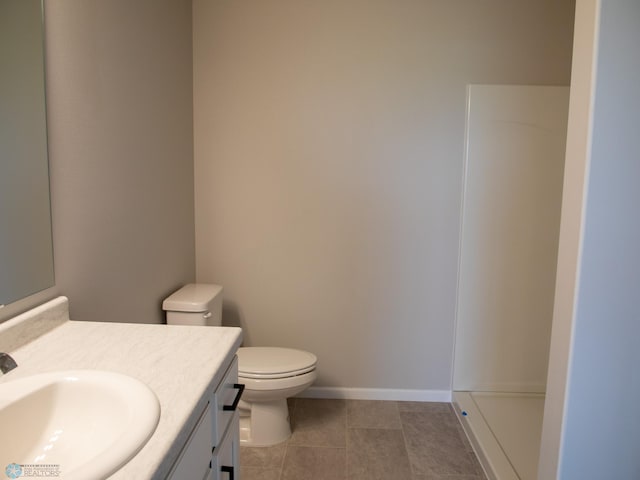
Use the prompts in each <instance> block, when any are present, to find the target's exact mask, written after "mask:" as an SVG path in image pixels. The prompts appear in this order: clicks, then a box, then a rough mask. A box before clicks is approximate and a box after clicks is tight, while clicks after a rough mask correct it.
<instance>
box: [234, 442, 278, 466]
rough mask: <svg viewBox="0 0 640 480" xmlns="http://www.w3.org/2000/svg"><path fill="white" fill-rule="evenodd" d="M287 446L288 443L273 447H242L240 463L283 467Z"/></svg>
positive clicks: (242, 464)
mask: <svg viewBox="0 0 640 480" xmlns="http://www.w3.org/2000/svg"><path fill="white" fill-rule="evenodd" d="M286 447H287V445H286V443H281V444H279V445H274V446H273V447H240V465H241V466H246V467H273V468H281V467H282V461H283V460H284V454H285V451H286Z"/></svg>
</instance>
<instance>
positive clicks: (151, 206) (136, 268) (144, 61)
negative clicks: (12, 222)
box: [45, 0, 195, 322]
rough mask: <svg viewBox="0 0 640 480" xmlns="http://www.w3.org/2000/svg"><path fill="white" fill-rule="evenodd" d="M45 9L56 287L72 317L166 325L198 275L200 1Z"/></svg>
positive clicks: (56, 2) (57, 1)
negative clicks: (195, 97)
mask: <svg viewBox="0 0 640 480" xmlns="http://www.w3.org/2000/svg"><path fill="white" fill-rule="evenodd" d="M45 7H46V22H45V23H46V35H47V38H46V40H47V74H48V78H47V95H48V96H47V101H48V120H49V153H50V163H51V191H52V210H53V231H54V232H53V233H54V250H55V273H56V285H57V287H58V290H59V291H60V293H62V294H63V295H67V296H69V297H70V299H71V317H72V318H74V319H79V320H103V321H130V322H160V321H161V320H162V318H163V317H162V314H161V309H160V305H161V301H162V299H163V298H164V296H165V295H166V294H168V293H170V292H171V291H172V290H173V289H175V288H177V287H178V286H180V285H181V284H182V283H184V282H188V281H193V279H194V273H195V268H194V234H193V222H194V220H193V211H194V209H193V143H192V142H193V139H192V134H193V129H192V61H191V2H190V1H189V0H161V1H159V0H135V1H130V0H109V1H103V0H52V1H47V2H46V4H45Z"/></svg>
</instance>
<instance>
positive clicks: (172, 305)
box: [162, 283, 222, 312]
mask: <svg viewBox="0 0 640 480" xmlns="http://www.w3.org/2000/svg"><path fill="white" fill-rule="evenodd" d="M221 294H222V287H221V286H220V285H213V284H205V283H190V284H188V285H185V286H184V287H182V288H181V289H180V290H178V291H176V292H173V293H172V294H171V295H169V296H168V297H167V298H165V300H164V302H162V309H163V310H165V311H168V312H204V311H206V310H207V309H208V308H209V304H210V303H211V301H212V300H213V299H214V298H216V297H217V296H218V295H221Z"/></svg>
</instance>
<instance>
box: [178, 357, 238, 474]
mask: <svg viewBox="0 0 640 480" xmlns="http://www.w3.org/2000/svg"><path fill="white" fill-rule="evenodd" d="M243 389H244V386H242V385H238V358H237V357H234V358H233V361H232V362H231V365H229V367H228V368H227V370H226V372H225V375H224V377H223V379H222V381H221V382H220V383H219V384H218V385H217V386H216V388H215V389H214V391H213V392H211V395H210V399H209V402H208V403H207V406H206V407H205V409H204V411H203V412H202V413H201V414H200V417H199V419H198V422H197V424H196V426H195V428H194V429H193V431H192V432H191V435H190V436H189V439H188V440H187V443H186V444H185V446H184V448H183V449H182V452H181V453H180V457H179V458H178V460H177V461H176V463H175V464H174V466H173V469H172V470H171V473H170V474H169V476H168V480H238V479H239V467H238V454H239V448H240V425H239V414H238V410H237V407H238V402H239V400H240V396H241V395H242V391H243Z"/></svg>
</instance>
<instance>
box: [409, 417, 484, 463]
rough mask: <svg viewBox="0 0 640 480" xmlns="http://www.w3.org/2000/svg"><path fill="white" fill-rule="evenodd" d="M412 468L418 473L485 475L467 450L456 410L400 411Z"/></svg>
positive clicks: (473, 456)
mask: <svg viewBox="0 0 640 480" xmlns="http://www.w3.org/2000/svg"><path fill="white" fill-rule="evenodd" d="M400 418H401V420H402V428H403V431H404V435H405V440H406V445H407V452H408V455H409V460H410V462H411V468H412V470H413V473H414V474H416V475H432V476H433V475H435V474H437V475H482V470H481V469H480V465H479V463H478V461H477V459H476V458H475V455H473V453H472V452H469V451H468V450H467V446H466V444H465V443H464V442H463V440H462V437H461V436H460V431H459V429H458V427H459V426H458V420H457V418H456V417H455V414H454V413H453V411H450V412H449V413H444V412H442V411H440V412H437V413H424V412H416V411H412V412H407V411H404V412H400Z"/></svg>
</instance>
